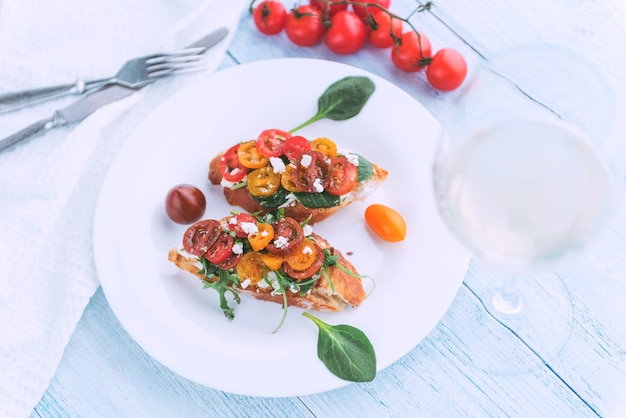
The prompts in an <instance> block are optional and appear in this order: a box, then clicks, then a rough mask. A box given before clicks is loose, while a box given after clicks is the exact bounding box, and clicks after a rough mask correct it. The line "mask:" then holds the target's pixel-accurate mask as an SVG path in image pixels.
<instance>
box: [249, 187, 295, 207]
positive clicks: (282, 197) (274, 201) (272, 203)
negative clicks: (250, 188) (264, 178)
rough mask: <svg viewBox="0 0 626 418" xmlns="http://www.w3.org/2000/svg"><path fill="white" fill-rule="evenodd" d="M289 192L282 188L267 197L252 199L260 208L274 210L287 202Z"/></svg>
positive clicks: (254, 197)
mask: <svg viewBox="0 0 626 418" xmlns="http://www.w3.org/2000/svg"><path fill="white" fill-rule="evenodd" d="M288 194H289V192H288V191H287V189H285V188H284V187H282V186H281V187H279V188H278V190H276V192H274V193H272V194H271V195H269V196H266V197H261V196H254V195H250V196H252V198H253V199H254V200H255V201H256V202H257V203H258V204H259V205H261V206H263V207H264V208H268V209H275V208H277V207H279V206H280V205H282V204H283V203H285V202H287V195H288Z"/></svg>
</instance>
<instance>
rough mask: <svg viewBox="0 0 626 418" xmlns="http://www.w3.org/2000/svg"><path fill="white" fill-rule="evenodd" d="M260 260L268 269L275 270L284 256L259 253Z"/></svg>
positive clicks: (281, 263)
mask: <svg viewBox="0 0 626 418" xmlns="http://www.w3.org/2000/svg"><path fill="white" fill-rule="evenodd" d="M261 260H263V263H265V265H266V266H267V268H268V269H270V270H272V271H276V270H278V269H279V268H280V266H282V265H283V262H284V261H285V257H283V256H282V255H278V254H272V253H261Z"/></svg>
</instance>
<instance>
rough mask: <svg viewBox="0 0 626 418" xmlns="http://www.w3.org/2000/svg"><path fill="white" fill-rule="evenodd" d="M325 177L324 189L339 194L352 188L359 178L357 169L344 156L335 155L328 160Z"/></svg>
mask: <svg viewBox="0 0 626 418" xmlns="http://www.w3.org/2000/svg"><path fill="white" fill-rule="evenodd" d="M327 178H328V184H327V185H326V191H327V192H328V193H330V194H332V195H335V196H341V195H344V194H346V193H349V192H350V191H352V189H354V186H356V184H357V180H358V178H359V170H358V169H357V166H355V165H354V164H352V163H351V162H350V161H348V159H347V158H346V157H337V158H333V159H332V160H331V161H330V168H329V170H328V177H327Z"/></svg>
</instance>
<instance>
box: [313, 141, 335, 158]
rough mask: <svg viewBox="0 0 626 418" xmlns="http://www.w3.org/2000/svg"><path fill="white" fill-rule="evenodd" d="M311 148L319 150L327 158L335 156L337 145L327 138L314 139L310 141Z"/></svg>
mask: <svg viewBox="0 0 626 418" xmlns="http://www.w3.org/2000/svg"><path fill="white" fill-rule="evenodd" d="M311 149H312V150H314V151H319V152H321V153H322V154H324V155H326V156H327V157H328V158H335V157H336V156H337V145H336V144H335V143H334V142H333V141H332V140H330V139H328V138H316V139H314V140H313V141H311Z"/></svg>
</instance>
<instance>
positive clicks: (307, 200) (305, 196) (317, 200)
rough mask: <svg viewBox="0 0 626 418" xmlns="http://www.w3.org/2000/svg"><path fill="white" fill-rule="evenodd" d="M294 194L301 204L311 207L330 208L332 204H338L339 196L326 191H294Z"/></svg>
mask: <svg viewBox="0 0 626 418" xmlns="http://www.w3.org/2000/svg"><path fill="white" fill-rule="evenodd" d="M293 194H294V196H296V199H298V201H299V202H300V203H302V206H305V207H307V208H311V209H317V208H332V207H333V206H337V205H339V202H340V198H339V196H334V195H332V194H330V193H327V192H322V193H307V192H294V193H293Z"/></svg>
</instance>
